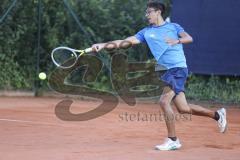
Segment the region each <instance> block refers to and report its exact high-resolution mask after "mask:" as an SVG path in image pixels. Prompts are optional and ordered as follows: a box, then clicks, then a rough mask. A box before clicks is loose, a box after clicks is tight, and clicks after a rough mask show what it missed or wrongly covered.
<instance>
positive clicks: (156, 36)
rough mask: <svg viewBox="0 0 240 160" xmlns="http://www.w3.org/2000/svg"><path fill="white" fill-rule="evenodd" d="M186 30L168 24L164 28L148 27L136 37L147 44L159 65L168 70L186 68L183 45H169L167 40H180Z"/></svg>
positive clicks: (173, 24) (176, 25) (174, 24)
mask: <svg viewBox="0 0 240 160" xmlns="http://www.w3.org/2000/svg"><path fill="white" fill-rule="evenodd" d="M181 32H184V29H183V28H182V27H181V26H180V25H178V24H176V23H168V22H166V23H165V24H164V25H162V26H148V27H145V28H144V29H142V30H141V31H139V32H138V33H137V34H136V35H135V37H136V38H137V39H138V40H139V41H140V42H142V43H147V45H148V47H149V48H150V50H151V52H152V54H153V56H154V58H155V59H156V61H157V63H158V64H160V65H163V66H164V67H166V68H167V69H170V68H176V67H182V68H186V67H187V64H186V58H185V55H184V51H183V46H182V44H176V45H173V46H171V45H169V44H167V43H166V42H165V39H166V38H171V39H178V38H179V33H181Z"/></svg>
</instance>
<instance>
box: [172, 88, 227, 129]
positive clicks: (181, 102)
mask: <svg viewBox="0 0 240 160" xmlns="http://www.w3.org/2000/svg"><path fill="white" fill-rule="evenodd" d="M173 103H174V105H175V106H176V108H177V110H178V111H179V113H187V114H193V115H197V116H206V117H210V118H213V119H214V120H216V121H217V122H218V126H219V129H220V132H221V133H224V132H225V131H226V129H227V120H226V110H225V109H224V108H222V109H219V110H217V111H212V110H210V109H206V108H204V107H202V106H200V105H194V104H188V103H187V100H186V97H185V94H184V92H180V93H179V94H178V95H177V96H176V97H175V98H174V99H173Z"/></svg>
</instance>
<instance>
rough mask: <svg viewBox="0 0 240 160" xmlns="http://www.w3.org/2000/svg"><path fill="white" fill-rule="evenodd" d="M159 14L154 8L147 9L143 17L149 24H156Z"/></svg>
mask: <svg viewBox="0 0 240 160" xmlns="http://www.w3.org/2000/svg"><path fill="white" fill-rule="evenodd" d="M159 14H161V13H160V11H159V10H156V9H154V8H147V10H146V13H145V16H146V18H147V20H148V22H149V24H156V23H157V20H158V16H159Z"/></svg>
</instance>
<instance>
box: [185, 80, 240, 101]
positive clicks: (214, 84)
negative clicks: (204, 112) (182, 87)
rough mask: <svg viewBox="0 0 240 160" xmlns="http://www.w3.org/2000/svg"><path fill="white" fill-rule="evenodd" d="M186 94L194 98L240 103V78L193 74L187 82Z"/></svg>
mask: <svg viewBox="0 0 240 160" xmlns="http://www.w3.org/2000/svg"><path fill="white" fill-rule="evenodd" d="M186 94H187V97H188V98H191V99H194V100H212V101H215V102H226V103H240V79H239V78H237V77H219V76H196V75H192V76H191V77H190V78H189V80H188V83H187V92H186Z"/></svg>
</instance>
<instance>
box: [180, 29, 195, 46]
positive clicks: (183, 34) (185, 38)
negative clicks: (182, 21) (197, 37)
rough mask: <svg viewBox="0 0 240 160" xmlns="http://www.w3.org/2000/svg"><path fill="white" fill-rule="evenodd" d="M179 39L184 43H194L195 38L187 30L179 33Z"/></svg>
mask: <svg viewBox="0 0 240 160" xmlns="http://www.w3.org/2000/svg"><path fill="white" fill-rule="evenodd" d="M179 37H180V38H179V39H178V43H182V44H186V43H192V42H193V38H192V36H190V35H189V34H188V33H187V32H185V31H184V32H180V33H179Z"/></svg>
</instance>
